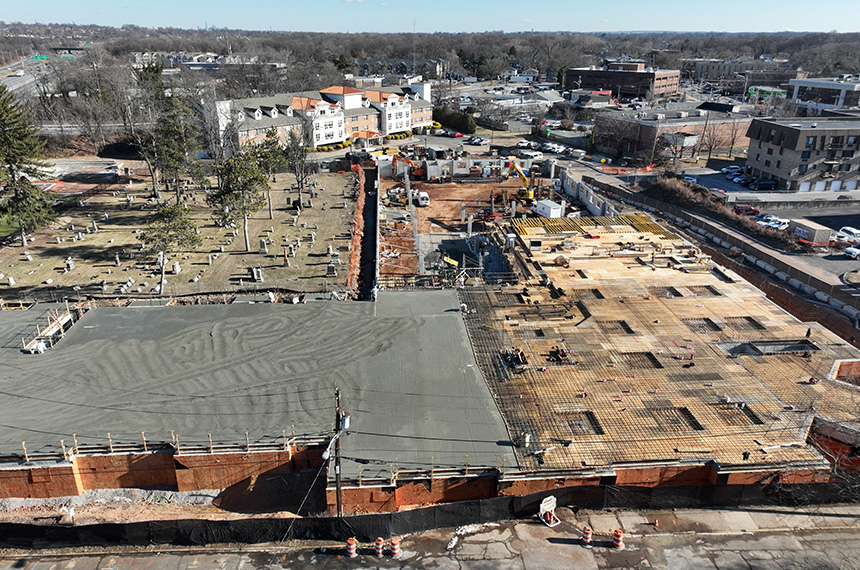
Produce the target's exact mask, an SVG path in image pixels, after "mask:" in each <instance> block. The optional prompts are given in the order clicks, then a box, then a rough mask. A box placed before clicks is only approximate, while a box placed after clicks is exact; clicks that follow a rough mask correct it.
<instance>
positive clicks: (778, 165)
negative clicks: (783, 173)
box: [776, 160, 782, 168]
mask: <svg viewBox="0 0 860 570" xmlns="http://www.w3.org/2000/svg"><path fill="white" fill-rule="evenodd" d="M780 166H782V161H781V160H777V161H776V167H777V168H779V167H780Z"/></svg>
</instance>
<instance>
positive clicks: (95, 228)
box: [93, 220, 99, 232]
mask: <svg viewBox="0 0 860 570" xmlns="http://www.w3.org/2000/svg"><path fill="white" fill-rule="evenodd" d="M93 231H94V232H97V231H99V227H98V226H97V225H96V221H95V220H93Z"/></svg>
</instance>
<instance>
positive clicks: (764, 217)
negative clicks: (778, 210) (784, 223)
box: [753, 214, 776, 223]
mask: <svg viewBox="0 0 860 570" xmlns="http://www.w3.org/2000/svg"><path fill="white" fill-rule="evenodd" d="M775 219H776V216H774V215H773V214H759V215H758V216H756V217H754V218H753V221H755V222H756V223H760V222H765V223H770V222H772V221H773V220H775Z"/></svg>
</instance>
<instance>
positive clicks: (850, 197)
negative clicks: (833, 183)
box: [836, 194, 854, 200]
mask: <svg viewBox="0 0 860 570" xmlns="http://www.w3.org/2000/svg"><path fill="white" fill-rule="evenodd" d="M836 199H837V200H853V199H854V196H849V195H848V194H842V195H841V196H837V197H836Z"/></svg>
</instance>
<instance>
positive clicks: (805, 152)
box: [800, 150, 812, 160]
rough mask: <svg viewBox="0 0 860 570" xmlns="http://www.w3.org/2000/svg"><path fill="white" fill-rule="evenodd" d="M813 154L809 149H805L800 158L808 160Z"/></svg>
mask: <svg viewBox="0 0 860 570" xmlns="http://www.w3.org/2000/svg"><path fill="white" fill-rule="evenodd" d="M811 154H812V153H811V152H809V151H808V150H805V151H803V152H801V153H800V158H801V160H807V159H809V157H810V155H811Z"/></svg>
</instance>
